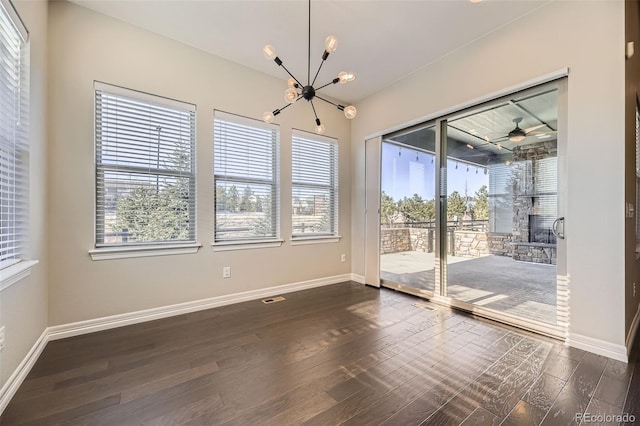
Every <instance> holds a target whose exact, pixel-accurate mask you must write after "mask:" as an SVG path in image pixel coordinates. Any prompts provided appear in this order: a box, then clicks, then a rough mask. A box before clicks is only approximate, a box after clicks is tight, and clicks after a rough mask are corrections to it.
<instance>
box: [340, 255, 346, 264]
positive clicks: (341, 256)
mask: <svg viewBox="0 0 640 426" xmlns="http://www.w3.org/2000/svg"><path fill="white" fill-rule="evenodd" d="M346 261H347V255H346V254H344V253H342V254H341V255H340V262H342V263H344V262H346Z"/></svg>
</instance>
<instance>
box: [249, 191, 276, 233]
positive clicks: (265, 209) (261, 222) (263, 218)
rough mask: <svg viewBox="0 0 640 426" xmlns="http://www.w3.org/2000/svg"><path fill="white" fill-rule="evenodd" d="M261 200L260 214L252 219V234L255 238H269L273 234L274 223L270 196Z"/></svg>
mask: <svg viewBox="0 0 640 426" xmlns="http://www.w3.org/2000/svg"><path fill="white" fill-rule="evenodd" d="M261 198H262V200H261V205H262V214H261V215H259V216H258V217H256V218H255V219H253V224H252V228H253V233H254V235H256V236H260V237H269V236H272V235H273V233H274V232H273V231H274V223H273V220H272V216H271V196H269V195H265V196H263V197H261Z"/></svg>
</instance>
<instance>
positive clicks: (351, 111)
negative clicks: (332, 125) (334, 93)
mask: <svg viewBox="0 0 640 426" xmlns="http://www.w3.org/2000/svg"><path fill="white" fill-rule="evenodd" d="M356 114H358V110H357V109H356V107H354V106H353V105H349V106H348V107H345V109H344V116H345V117H347V118H348V119H349V120H351V119H352V118H355V116H356Z"/></svg>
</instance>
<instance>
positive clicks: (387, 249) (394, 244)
mask: <svg viewBox="0 0 640 426" xmlns="http://www.w3.org/2000/svg"><path fill="white" fill-rule="evenodd" d="M411 230H412V229H411V228H394V229H382V232H381V235H380V253H381V254H387V253H398V252H401V251H411V250H412V248H411Z"/></svg>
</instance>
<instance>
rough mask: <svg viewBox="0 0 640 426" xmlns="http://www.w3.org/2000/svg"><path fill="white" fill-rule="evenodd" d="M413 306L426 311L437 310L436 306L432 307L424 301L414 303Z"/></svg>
mask: <svg viewBox="0 0 640 426" xmlns="http://www.w3.org/2000/svg"><path fill="white" fill-rule="evenodd" d="M412 306H415V307H416V308H420V309H424V310H425V311H435V308H432V307H431V306H429V305H425V304H424V303H414V304H413V305H412Z"/></svg>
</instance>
